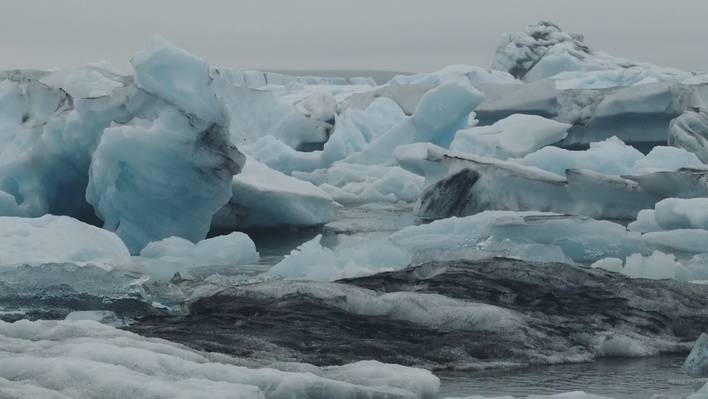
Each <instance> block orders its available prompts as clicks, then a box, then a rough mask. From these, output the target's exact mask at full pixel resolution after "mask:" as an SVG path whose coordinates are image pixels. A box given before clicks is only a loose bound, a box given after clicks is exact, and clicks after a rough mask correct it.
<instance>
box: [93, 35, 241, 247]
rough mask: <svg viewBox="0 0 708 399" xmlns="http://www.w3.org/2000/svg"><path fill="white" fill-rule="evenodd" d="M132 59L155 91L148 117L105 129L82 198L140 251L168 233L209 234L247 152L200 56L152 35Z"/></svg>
mask: <svg viewBox="0 0 708 399" xmlns="http://www.w3.org/2000/svg"><path fill="white" fill-rule="evenodd" d="M133 65H134V67H135V70H136V79H137V81H138V84H139V85H143V84H145V85H146V86H145V87H144V89H145V90H147V91H149V92H150V93H152V94H153V95H155V96H158V97H157V98H154V97H153V98H151V100H153V99H154V100H153V101H151V102H148V104H146V105H145V107H144V109H143V111H142V112H143V113H145V114H147V115H145V117H149V116H151V117H152V118H151V119H145V117H142V118H134V119H133V120H132V121H131V122H130V123H129V124H125V125H123V126H116V127H111V128H108V129H106V130H105V131H104V133H103V136H102V138H101V141H100V143H99V145H98V148H96V151H95V152H94V153H93V155H92V160H91V168H90V171H89V183H88V187H87V188H86V199H87V200H88V202H89V203H91V204H92V205H93V206H94V207H95V209H96V214H97V215H98V216H99V217H100V218H101V219H102V220H103V221H104V228H106V229H108V230H112V231H115V232H116V234H118V236H119V237H121V239H123V241H124V242H125V243H126V245H127V246H128V248H129V249H130V250H131V252H133V253H138V252H139V251H140V250H141V249H142V248H143V247H144V246H145V245H146V244H147V243H149V242H150V241H155V240H160V239H163V238H167V237H169V236H173V235H174V236H180V237H183V238H187V239H189V240H192V241H199V240H201V239H203V238H204V237H206V234H207V232H208V231H209V227H210V224H211V219H212V216H213V215H214V213H216V211H217V210H219V208H221V207H222V206H223V205H225V204H226V203H227V202H228V200H229V199H230V198H231V180H232V177H233V175H235V174H237V173H238V172H239V171H240V170H241V166H242V165H243V163H244V156H243V155H242V154H241V153H240V152H239V151H238V150H237V149H236V147H235V146H233V145H232V144H231V143H230V142H229V137H228V132H227V130H226V128H225V127H224V126H225V124H226V122H225V119H224V118H225V117H224V115H223V109H222V107H221V106H220V104H218V102H217V100H216V96H215V95H214V93H213V91H212V90H211V89H210V84H211V83H212V80H211V78H210V76H209V74H208V65H207V64H206V62H205V61H204V60H201V59H198V58H196V57H194V56H192V55H191V54H189V53H186V52H184V51H183V50H180V49H178V48H176V47H174V46H172V45H170V44H169V43H167V42H165V41H163V40H159V39H156V40H153V41H152V42H151V44H150V47H149V48H148V49H147V50H146V51H145V52H143V53H139V55H138V56H136V57H135V58H133ZM172 104H174V105H172ZM150 105H152V106H150ZM165 202H167V203H169V206H164V204H165Z"/></svg>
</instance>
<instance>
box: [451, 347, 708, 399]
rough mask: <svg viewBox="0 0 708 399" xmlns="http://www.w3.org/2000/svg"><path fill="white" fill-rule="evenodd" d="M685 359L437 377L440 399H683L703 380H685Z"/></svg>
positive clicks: (602, 362) (608, 361)
mask: <svg viewBox="0 0 708 399" xmlns="http://www.w3.org/2000/svg"><path fill="white" fill-rule="evenodd" d="M684 359H685V355H679V356H660V357H653V358H643V359H602V360H598V361H596V362H593V363H581V364H570V365H555V366H535V367H527V368H522V369H506V370H485V371H479V372H469V373H462V372H455V373H442V374H438V376H439V377H440V380H441V389H440V395H439V397H441V398H444V397H460V396H471V395H482V396H504V395H510V396H516V397H526V396H528V395H532V394H535V395H552V394H558V393H562V392H569V391H584V392H587V393H592V394H596V395H603V396H608V397H611V398H614V399H649V398H651V397H652V396H653V395H664V396H662V398H663V397H665V398H682V397H685V396H686V395H688V394H691V393H693V392H695V391H696V390H698V389H699V388H700V387H701V386H703V385H704V384H705V383H706V382H707V381H706V379H694V378H691V377H689V376H688V375H686V374H685V373H684V372H683V370H682V369H681V366H682V365H683V361H684Z"/></svg>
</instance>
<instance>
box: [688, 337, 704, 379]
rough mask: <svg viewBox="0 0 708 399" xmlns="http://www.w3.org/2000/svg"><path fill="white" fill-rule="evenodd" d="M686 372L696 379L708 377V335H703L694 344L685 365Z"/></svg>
mask: <svg viewBox="0 0 708 399" xmlns="http://www.w3.org/2000/svg"><path fill="white" fill-rule="evenodd" d="M683 368H684V369H685V370H686V372H687V373H688V374H690V375H692V376H694V377H705V376H707V375H708V335H707V334H705V333H703V334H701V336H700V337H698V339H697V340H696V343H695V344H693V348H692V349H691V353H690V354H689V355H688V357H687V358H686V361H685V362H684V364H683Z"/></svg>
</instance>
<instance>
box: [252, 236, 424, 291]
mask: <svg viewBox="0 0 708 399" xmlns="http://www.w3.org/2000/svg"><path fill="white" fill-rule="evenodd" d="M321 239H322V235H321V234H318V235H317V236H316V237H315V238H313V239H312V240H310V241H308V242H306V243H304V244H302V245H301V246H299V247H298V248H296V249H295V250H293V251H292V252H291V253H290V254H289V255H287V256H285V258H284V259H283V260H282V261H280V262H279V263H278V264H276V265H275V266H273V267H272V268H271V269H270V270H268V271H267V272H266V273H265V274H264V275H265V276H278V277H282V278H285V279H288V280H312V281H335V280H339V279H342V278H351V277H360V276H367V275H370V274H376V273H379V272H382V271H390V270H398V269H401V268H404V267H406V266H408V265H409V264H410V262H411V257H410V254H409V253H408V252H407V251H404V250H402V249H400V248H398V247H396V246H395V245H394V244H393V243H391V242H390V241H388V240H375V241H365V242H362V243H360V244H358V245H354V246H349V247H347V246H344V247H335V248H334V249H330V248H326V247H323V246H322V245H321V244H320V240H321Z"/></svg>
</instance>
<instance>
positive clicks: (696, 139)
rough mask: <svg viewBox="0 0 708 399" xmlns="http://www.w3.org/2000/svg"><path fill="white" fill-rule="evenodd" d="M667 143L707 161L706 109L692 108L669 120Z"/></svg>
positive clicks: (707, 118)
mask: <svg viewBox="0 0 708 399" xmlns="http://www.w3.org/2000/svg"><path fill="white" fill-rule="evenodd" d="M667 140H668V143H669V145H671V146H675V147H679V148H683V149H685V150H687V151H690V152H692V153H694V154H696V155H697V156H698V158H699V159H700V160H701V161H703V162H708V110H707V109H705V108H699V107H696V108H692V109H688V110H686V111H685V112H684V113H683V114H681V115H680V116H678V117H677V118H676V119H674V120H672V121H671V125H670V126H669V136H668V139H667Z"/></svg>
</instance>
